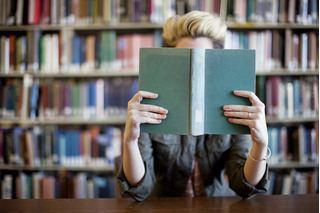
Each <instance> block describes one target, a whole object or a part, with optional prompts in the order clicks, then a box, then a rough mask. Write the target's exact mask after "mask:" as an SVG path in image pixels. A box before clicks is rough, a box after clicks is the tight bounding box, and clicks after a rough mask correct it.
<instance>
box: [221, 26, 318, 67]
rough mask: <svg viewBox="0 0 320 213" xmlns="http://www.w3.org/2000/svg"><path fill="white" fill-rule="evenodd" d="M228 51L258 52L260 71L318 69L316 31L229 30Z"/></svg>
mask: <svg viewBox="0 0 320 213" xmlns="http://www.w3.org/2000/svg"><path fill="white" fill-rule="evenodd" d="M225 49H255V50H256V69H257V72H258V73H259V72H272V70H275V69H280V68H287V69H288V70H289V71H291V72H294V71H295V70H298V69H299V70H302V71H307V70H308V69H309V70H315V69H316V67H318V66H319V64H318V63H319V61H318V60H317V59H318V45H317V35H316V32H314V31H311V32H305V33H300V34H298V33H292V31H291V30H286V32H285V33H283V32H281V31H279V30H266V31H250V32H237V31H227V36H226V40H225Z"/></svg>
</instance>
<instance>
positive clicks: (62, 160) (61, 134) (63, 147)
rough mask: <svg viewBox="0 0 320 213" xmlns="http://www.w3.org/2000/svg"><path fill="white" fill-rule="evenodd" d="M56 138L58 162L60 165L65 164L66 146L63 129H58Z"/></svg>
mask: <svg viewBox="0 0 320 213" xmlns="http://www.w3.org/2000/svg"><path fill="white" fill-rule="evenodd" d="M58 140H59V159H60V160H59V162H60V165H63V166H65V161H66V156H67V153H66V152H67V147H66V136H65V132H64V131H63V130H61V129H60V130H58Z"/></svg>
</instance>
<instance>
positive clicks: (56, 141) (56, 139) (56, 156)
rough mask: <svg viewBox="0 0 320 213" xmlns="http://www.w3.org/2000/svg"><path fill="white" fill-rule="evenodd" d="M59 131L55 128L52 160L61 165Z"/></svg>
mask: <svg viewBox="0 0 320 213" xmlns="http://www.w3.org/2000/svg"><path fill="white" fill-rule="evenodd" d="M58 131H59V130H58V129H56V128H55V129H54V130H53V132H52V138H53V139H52V161H53V164H55V165H60V158H59V134H58Z"/></svg>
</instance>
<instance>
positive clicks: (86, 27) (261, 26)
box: [0, 22, 319, 32]
mask: <svg viewBox="0 0 320 213" xmlns="http://www.w3.org/2000/svg"><path fill="white" fill-rule="evenodd" d="M162 26H163V24H155V23H149V22H143V23H139V22H137V23H114V24H83V25H81V24H78V25H23V26H0V31H6V32H7V31H30V30H41V31H59V30H65V29H70V30H77V31H94V30H144V29H145V30H157V29H158V30H162ZM227 26H228V29H231V30H235V29H257V30H266V29H280V30H281V29H318V28H319V25H317V24H296V23H293V24H290V23H264V22H261V23H234V22H227Z"/></svg>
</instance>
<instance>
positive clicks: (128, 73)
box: [0, 70, 139, 78]
mask: <svg viewBox="0 0 320 213" xmlns="http://www.w3.org/2000/svg"><path fill="white" fill-rule="evenodd" d="M25 75H30V76H32V77H37V78H104V77H135V76H138V75H139V73H138V70H115V71H95V72H69V73H68V72H65V73H41V72H40V73H34V72H26V73H18V72H11V73H8V74H4V73H0V78H23V77H24V76H25Z"/></svg>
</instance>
